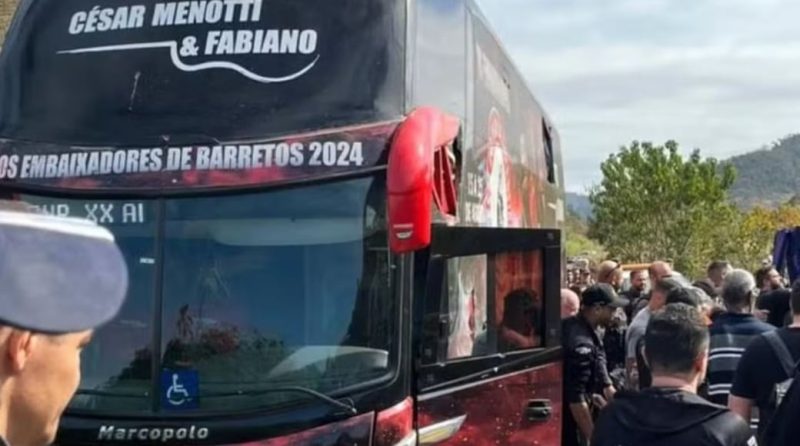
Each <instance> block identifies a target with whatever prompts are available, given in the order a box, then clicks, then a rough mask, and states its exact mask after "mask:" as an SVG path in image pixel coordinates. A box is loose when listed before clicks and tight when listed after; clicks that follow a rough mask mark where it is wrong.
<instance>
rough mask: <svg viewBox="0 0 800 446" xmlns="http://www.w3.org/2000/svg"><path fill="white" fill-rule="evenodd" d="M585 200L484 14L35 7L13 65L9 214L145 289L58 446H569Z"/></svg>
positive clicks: (97, 348) (6, 95)
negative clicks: (566, 362)
mask: <svg viewBox="0 0 800 446" xmlns="http://www.w3.org/2000/svg"><path fill="white" fill-rule="evenodd" d="M562 186H563V179H562V170H561V154H560V147H559V138H558V135H557V133H556V130H555V129H554V128H553V126H552V124H551V122H550V120H549V118H548V117H547V115H546V114H545V113H544V111H543V110H542V108H541V107H540V106H539V104H538V103H537V102H536V100H535V99H534V97H533V96H532V94H531V93H530V91H529V89H528V88H527V86H526V84H525V82H524V80H523V78H522V77H521V76H520V74H519V73H518V71H517V70H516V69H515V67H514V65H513V64H512V62H511V61H510V59H509V58H508V56H507V54H506V53H505V52H504V50H503V49H502V47H501V46H500V44H499V43H498V41H497V39H496V37H495V36H494V35H493V34H492V32H491V30H490V29H489V27H488V25H487V23H486V20H485V19H483V17H482V16H481V14H480V12H479V11H478V9H477V8H476V6H475V5H474V4H472V3H471V2H465V1H463V0H402V1H401V0H369V1H366V0H339V1H335V2H334V1H330V0H200V1H166V0H164V1H152V0H115V1H113V2H111V1H106V2H103V1H100V2H97V1H91V2H90V1H87V0H22V1H21V2H20V5H19V8H18V10H17V14H16V17H15V19H14V21H13V22H12V25H11V28H10V30H9V33H8V36H7V39H6V42H5V45H4V47H3V51H2V54H0V193H1V194H2V196H3V197H5V198H12V199H16V200H24V201H27V202H29V203H31V204H32V205H34V206H36V207H38V208H39V209H40V210H41V211H43V212H47V213H52V214H57V215H69V216H74V217H81V218H89V219H92V220H95V221H97V222H99V223H101V224H103V225H105V226H107V227H108V228H110V229H111V230H112V231H113V232H114V234H115V236H116V238H117V241H118V243H119V245H120V246H121V247H122V250H123V251H124V253H125V255H126V258H127V262H128V266H129V269H130V275H131V286H130V290H129V293H128V298H127V302H126V304H125V306H124V308H123V310H122V312H121V314H120V315H119V316H118V317H117V318H116V320H114V321H113V322H112V323H110V324H109V325H107V326H105V327H103V328H102V329H101V330H99V331H98V333H97V334H96V338H95V341H94V342H93V343H92V345H91V346H90V347H89V348H88V349H87V350H86V352H85V354H84V355H83V357H82V366H81V367H82V374H83V376H82V381H81V385H80V389H79V391H78V393H77V395H76V396H75V398H74V400H73V401H72V402H71V404H70V406H69V408H68V410H67V412H66V414H65V417H64V419H63V422H62V425H61V430H60V433H59V437H58V444H61V445H79V444H85V445H89V444H182V445H184V444H185V445H188V444H192V445H195V444H196V445H234V444H236V445H262V446H277V445H290V444H298V445H300V444H307V445H319V446H334V445H375V446H395V445H398V446H399V445H414V444H422V445H428V444H443V445H448V444H450V445H463V444H470V445H523V444H525V445H527V444H545V445H547V444H557V443H558V442H559V440H560V430H561V413H562V407H561V360H560V347H559V343H560V328H559V327H560V321H559V289H560V287H561V268H562V267H561V265H562V263H563V262H562V258H563V255H562V234H561V231H560V228H561V226H562V222H563V187H562ZM75 280H81V278H80V277H76V278H75Z"/></svg>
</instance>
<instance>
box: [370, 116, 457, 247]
mask: <svg viewBox="0 0 800 446" xmlns="http://www.w3.org/2000/svg"><path fill="white" fill-rule="evenodd" d="M458 131H459V121H458V118H455V117H453V116H450V115H447V114H445V113H442V112H441V111H439V110H437V109H435V108H431V107H421V108H418V109H416V110H414V111H412V112H411V113H410V114H409V115H408V117H407V118H406V120H405V121H403V123H401V124H400V126H399V127H398V128H397V131H396V132H395V135H394V138H393V140H392V145H391V149H390V152H389V166H388V172H387V178H386V181H387V192H388V200H387V207H388V223H389V246H390V247H391V249H392V251H394V252H396V253H405V252H412V251H416V250H418V249H422V248H425V247H427V246H428V245H430V242H431V223H432V220H433V216H432V214H431V211H432V209H431V205H432V204H433V202H434V200H435V203H436V205H437V207H438V209H439V211H440V212H442V213H443V214H445V215H451V216H455V210H456V196H455V184H454V182H455V179H454V178H453V173H452V172H453V168H452V159H451V158H452V157H451V156H450V152H449V150H450V148H451V146H452V145H453V144H454V141H455V139H456V138H457V137H458Z"/></svg>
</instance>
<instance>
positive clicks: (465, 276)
mask: <svg viewBox="0 0 800 446" xmlns="http://www.w3.org/2000/svg"><path fill="white" fill-rule="evenodd" d="M447 277H448V279H447V288H448V293H447V294H448V298H447V300H448V307H449V308H448V309H449V313H448V326H449V333H448V339H447V359H457V358H465V357H469V356H481V355H487V354H491V353H494V349H493V348H492V349H490V348H489V346H488V345H487V337H488V328H489V318H488V311H487V293H486V285H487V283H486V256H485V255H479V256H468V257H456V258H452V259H449V260H448V261H447Z"/></svg>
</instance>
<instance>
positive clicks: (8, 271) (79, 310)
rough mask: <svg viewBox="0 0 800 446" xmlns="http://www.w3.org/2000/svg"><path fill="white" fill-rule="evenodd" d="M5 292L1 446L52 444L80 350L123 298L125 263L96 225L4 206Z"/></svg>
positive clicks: (0, 242)
mask: <svg viewBox="0 0 800 446" xmlns="http://www.w3.org/2000/svg"><path fill="white" fill-rule="evenodd" d="M0 284H2V285H0V383H2V392H0V420H2V423H0V444H10V445H16V446H20V445H26V446H28V445H31V446H37V445H45V444H50V443H52V442H53V440H54V438H55V434H56V431H57V429H58V424H59V419H60V418H61V413H62V412H63V410H64V408H65V407H66V406H67V404H68V403H69V400H70V398H71V397H72V395H73V394H74V393H75V390H76V389H77V387H78V383H79V381H80V353H81V350H82V349H83V347H85V346H86V345H87V344H88V343H89V340H90V339H91V336H92V331H93V329H94V328H96V327H98V326H100V325H102V324H104V323H106V322H108V321H109V320H111V319H112V318H113V317H114V316H115V315H116V314H117V312H118V311H119V308H120V307H121V305H122V302H123V300H124V298H125V293H126V290H127V284H128V273H127V267H126V265H125V260H124V258H123V256H122V253H121V252H120V251H119V248H118V247H117V246H116V244H115V243H114V237H113V235H112V234H111V233H110V232H109V231H107V230H106V229H103V228H101V227H100V226H97V225H96V224H94V223H91V222H88V221H83V220H73V219H64V218H57V217H49V216H45V215H39V214H36V213H33V212H31V211H30V210H28V209H26V208H24V207H22V206H21V205H20V204H18V203H16V204H15V203H14V202H7V201H0ZM20 427H21V428H20Z"/></svg>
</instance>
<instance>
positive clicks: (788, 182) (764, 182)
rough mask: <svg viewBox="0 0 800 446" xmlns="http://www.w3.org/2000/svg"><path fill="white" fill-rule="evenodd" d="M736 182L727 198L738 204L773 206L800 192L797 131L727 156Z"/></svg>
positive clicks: (744, 205)
mask: <svg viewBox="0 0 800 446" xmlns="http://www.w3.org/2000/svg"><path fill="white" fill-rule="evenodd" d="M728 162H730V163H732V164H733V165H734V167H736V171H737V175H736V182H735V183H734V185H733V187H732V188H731V193H730V195H731V198H732V199H733V201H734V202H735V203H736V204H738V205H739V206H741V207H745V208H747V207H752V206H754V205H763V206H769V207H774V206H777V205H780V204H782V203H785V202H787V201H789V200H790V199H791V198H792V197H793V196H794V195H795V194H798V193H800V176H799V175H798V174H797V173H798V172H800V134H796V135H791V136H787V137H785V138H783V139H781V140H779V141H778V142H776V143H774V144H773V145H772V147H770V148H765V149H761V150H757V151H755V152H750V153H746V154H744V155H739V156H736V157H733V158H731V159H730V160H728Z"/></svg>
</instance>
